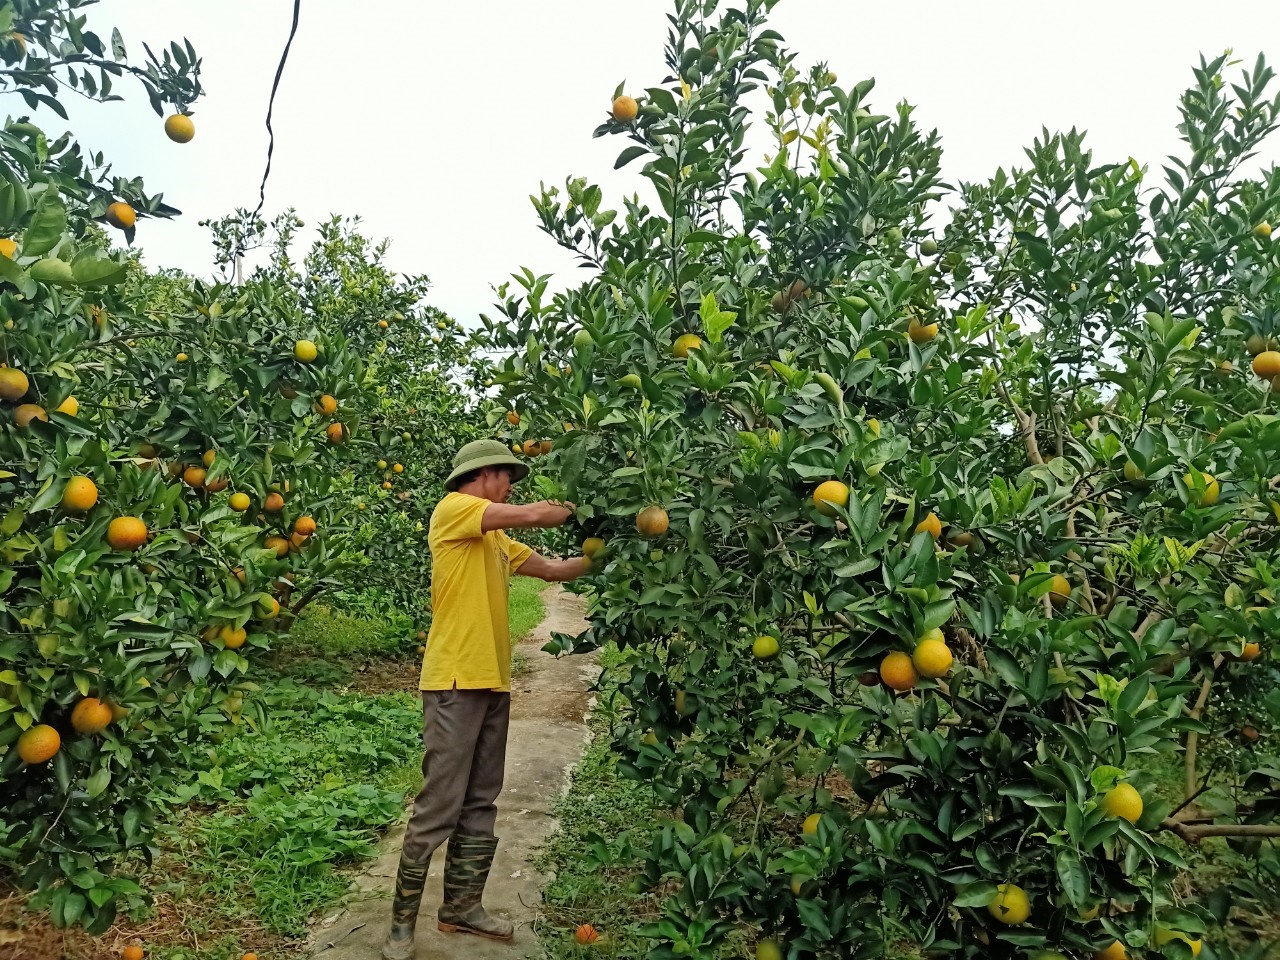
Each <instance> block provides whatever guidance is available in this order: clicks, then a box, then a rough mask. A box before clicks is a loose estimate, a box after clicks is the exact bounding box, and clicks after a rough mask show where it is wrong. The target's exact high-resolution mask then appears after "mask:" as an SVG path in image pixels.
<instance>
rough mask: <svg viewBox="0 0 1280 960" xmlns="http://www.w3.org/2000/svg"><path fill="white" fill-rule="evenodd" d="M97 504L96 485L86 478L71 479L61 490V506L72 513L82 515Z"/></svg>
mask: <svg viewBox="0 0 1280 960" xmlns="http://www.w3.org/2000/svg"><path fill="white" fill-rule="evenodd" d="M97 502H98V485H97V484H95V483H94V482H93V481H92V480H90V479H89V478H88V477H72V478H71V479H70V480H68V481H67V485H66V487H64V488H63V490H62V506H63V508H64V509H66V510H69V511H70V512H72V513H84V512H85V511H86V510H90V509H92V507H93V505H94V504H95V503H97Z"/></svg>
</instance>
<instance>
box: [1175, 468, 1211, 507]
mask: <svg viewBox="0 0 1280 960" xmlns="http://www.w3.org/2000/svg"><path fill="white" fill-rule="evenodd" d="M1200 477H1201V478H1202V480H1203V482H1204V490H1203V491H1202V492H1201V493H1200V501H1199V503H1200V506H1202V507H1212V506H1213V505H1214V504H1215V503H1217V502H1218V493H1219V492H1220V491H1219V489H1218V481H1217V480H1215V479H1214V478H1213V475H1212V474H1209V473H1203V472H1202V473H1201V474H1200ZM1182 482H1183V483H1185V484H1186V485H1187V487H1188V488H1189V489H1191V490H1192V491H1193V492H1194V490H1195V478H1194V477H1193V476H1192V475H1191V474H1189V473H1188V474H1186V475H1185V476H1184V477H1183V478H1182Z"/></svg>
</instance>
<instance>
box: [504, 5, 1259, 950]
mask: <svg viewBox="0 0 1280 960" xmlns="http://www.w3.org/2000/svg"><path fill="white" fill-rule="evenodd" d="M774 2H776V0H749V2H747V3H745V4H740V5H737V6H736V7H733V8H731V7H729V6H728V5H724V6H722V5H720V4H718V3H717V2H715V0H678V2H677V3H676V15H675V16H674V17H673V18H672V24H673V26H672V29H671V33H670V39H669V42H668V45H667V49H666V66H667V69H668V71H669V73H668V76H667V79H666V80H665V81H664V82H663V83H662V84H661V85H659V86H654V87H651V88H648V89H646V90H644V91H643V92H633V93H631V94H628V93H627V92H626V91H624V90H623V89H622V88H619V89H618V90H617V91H616V92H615V93H614V100H613V102H612V104H611V105H610V107H609V110H610V115H609V117H608V118H607V119H606V120H605V122H604V123H602V125H601V126H600V127H599V128H598V129H597V130H596V135H597V136H600V135H616V136H621V137H624V138H625V139H626V140H627V141H629V143H628V144H627V146H626V147H625V149H623V150H622V152H621V153H620V155H619V157H618V166H620V167H621V166H623V165H625V164H628V163H635V162H637V161H641V162H642V163H643V167H642V169H641V175H642V177H643V178H644V179H645V180H646V181H647V182H648V189H649V191H650V192H651V196H652V199H651V200H650V201H648V202H646V201H643V200H642V199H640V197H639V196H638V195H637V196H635V197H633V198H631V199H628V200H626V201H625V202H624V205H623V209H622V210H621V211H614V210H611V209H605V208H604V206H603V199H602V192H601V190H600V189H599V188H598V187H597V186H594V185H592V184H589V183H587V182H586V181H584V180H570V181H568V182H567V184H566V187H565V188H564V190H563V191H562V190H560V189H559V188H548V187H544V188H543V189H542V191H541V193H540V195H539V196H537V197H536V198H535V206H536V209H537V212H538V215H539V217H540V220H541V222H542V225H543V227H544V229H545V230H546V232H547V233H548V234H550V235H551V237H553V238H554V239H555V240H556V241H557V242H558V243H560V244H562V245H564V246H565V247H567V248H569V249H571V250H572V251H574V252H575V253H576V254H577V256H578V257H579V258H580V259H581V260H582V262H583V264H584V265H585V266H586V267H588V268H589V269H590V272H591V278H590V279H589V280H587V281H586V282H584V283H581V284H579V285H578V286H576V287H573V288H572V289H569V290H568V291H567V292H565V293H563V294H556V295H552V294H550V293H549V292H548V285H549V278H547V277H536V276H533V275H532V274H530V273H528V272H527V271H526V272H524V273H522V274H520V275H519V276H517V277H516V278H515V280H514V281H513V283H512V284H508V285H506V286H505V287H502V288H500V291H499V292H500V296H501V302H500V304H499V310H500V315H498V316H495V317H493V318H490V319H487V320H486V328H487V330H488V332H489V336H490V338H491V341H492V343H493V345H494V346H495V347H496V348H500V349H502V350H504V351H505V356H504V357H503V358H502V359H500V360H499V361H497V362H496V363H495V365H494V369H493V376H494V378H495V380H496V382H497V384H498V387H499V391H500V395H499V397H498V398H497V399H496V402H495V403H494V404H493V406H492V409H491V411H490V414H489V420H490V422H491V423H492V424H494V425H495V426H498V427H501V428H503V429H506V430H507V435H508V436H509V438H510V439H511V440H512V442H518V443H523V442H524V441H526V440H528V439H529V438H531V437H532V438H549V439H550V440H551V441H552V443H551V444H550V454H549V456H548V457H547V458H546V459H545V460H543V461H542V463H543V465H544V467H545V470H544V480H543V483H544V486H545V488H546V489H547V491H548V492H550V493H554V494H560V495H563V496H566V497H569V498H571V499H573V500H575V502H577V503H578V504H579V510H578V518H579V520H580V522H581V525H582V533H583V534H584V535H585V536H587V537H591V538H599V540H598V541H597V542H594V543H592V544H591V545H590V546H591V549H592V550H593V551H595V550H596V549H597V548H599V550H598V552H596V563H595V570H594V574H593V576H592V577H591V579H590V596H591V606H590V610H591V626H590V628H589V630H588V631H587V632H586V633H585V634H584V635H583V636H581V637H578V638H571V637H564V636H561V637H557V638H556V640H555V641H553V643H552V644H551V645H550V647H549V649H551V650H553V651H562V652H563V651H578V650H587V649H591V648H592V647H594V646H596V645H598V644H600V643H603V642H605V641H607V640H616V641H617V642H618V644H619V645H621V646H622V647H623V648H625V649H626V650H627V651H628V660H627V667H626V669H625V671H624V673H623V675H622V677H621V678H620V680H619V682H618V690H619V692H620V693H621V694H622V695H623V697H624V701H625V704H626V707H625V717H626V721H625V722H624V723H623V724H621V725H620V726H619V727H618V728H617V729H616V730H615V732H614V735H615V738H616V742H617V748H618V750H619V752H620V756H621V759H620V761H619V763H620V768H621V769H622V770H623V771H624V772H625V773H626V774H627V775H629V776H632V777H635V778H638V779H641V780H644V781H646V782H648V783H650V784H652V786H653V788H654V790H655V791H656V793H657V795H658V796H659V797H660V798H661V800H662V801H664V802H665V803H667V804H669V805H670V807H671V808H672V809H673V811H675V813H676V814H677V816H676V817H675V818H674V819H673V820H672V821H670V822H669V823H666V824H665V825H663V826H662V828H661V829H660V830H659V831H658V832H657V835H656V839H655V841H654V843H653V846H652V848H650V849H647V850H645V851H643V859H644V871H645V873H644V876H645V882H647V883H649V884H651V885H654V886H662V887H663V889H665V890H666V891H667V892H668V893H669V896H667V898H666V901H665V904H664V907H663V912H662V916H661V918H660V919H659V920H657V921H656V922H654V923H651V924H649V925H648V926H646V928H645V933H646V934H647V935H648V936H650V937H652V938H653V940H654V941H655V944H654V947H653V952H652V953H651V954H650V955H651V956H654V957H677V956H684V957H711V956H715V955H717V953H716V951H717V949H719V948H720V945H721V944H722V943H723V941H724V940H725V939H726V938H727V937H729V936H730V934H731V933H733V932H734V931H735V929H738V928H744V929H745V933H746V936H747V937H748V939H750V940H752V941H753V942H755V944H756V947H757V950H758V953H757V955H758V956H759V957H781V956H786V957H791V958H800V957H848V956H864V955H865V956H872V955H879V954H882V953H884V952H885V951H886V950H887V949H889V948H890V947H891V946H893V945H895V944H902V943H908V944H914V945H916V947H917V948H919V949H921V950H923V951H925V952H926V953H927V954H929V955H938V956H941V955H963V956H980V955H981V956H992V955H994V956H1000V957H1013V956H1019V955H1023V954H1031V953H1036V952H1042V951H1046V950H1050V951H1053V950H1065V951H1067V952H1069V953H1070V954H1072V955H1082V954H1088V953H1091V952H1094V951H1099V952H1104V955H1105V956H1107V957H1108V958H1119V957H1122V956H1125V955H1126V953H1127V954H1129V955H1134V956H1136V955H1141V954H1145V953H1149V952H1150V953H1155V952H1160V951H1163V952H1164V953H1166V954H1168V955H1172V956H1183V957H1185V956H1189V955H1190V952H1191V951H1192V950H1194V951H1195V952H1199V950H1200V946H1201V944H1200V941H1201V940H1202V939H1203V938H1204V937H1205V936H1207V935H1208V934H1207V932H1206V931H1208V930H1209V928H1210V927H1211V926H1212V925H1214V924H1215V923H1221V922H1224V921H1226V920H1227V919H1228V914H1229V908H1230V905H1231V903H1232V901H1233V899H1235V900H1238V902H1240V903H1242V904H1243V903H1247V902H1248V900H1249V898H1251V897H1257V896H1260V895H1265V894H1266V892H1267V889H1268V888H1270V889H1271V890H1272V891H1274V888H1275V883H1276V878H1277V876H1278V875H1280V871H1278V868H1277V860H1276V857H1275V855H1274V851H1273V850H1271V848H1269V847H1268V846H1267V844H1269V843H1271V842H1273V841H1272V840H1271V839H1270V838H1274V837H1276V836H1278V835H1280V825H1277V823H1276V813H1277V809H1280V773H1277V769H1278V765H1277V764H1276V763H1275V761H1274V756H1272V757H1271V759H1269V760H1268V759H1266V758H1265V757H1264V756H1263V755H1262V753H1261V752H1253V753H1248V752H1246V750H1247V749H1256V748H1246V747H1245V746H1242V745H1241V744H1240V741H1239V739H1238V738H1237V739H1235V740H1234V745H1233V743H1229V742H1227V741H1226V740H1225V739H1215V741H1214V744H1215V745H1214V750H1213V751H1212V759H1211V760H1209V761H1208V762H1205V763H1201V762H1199V761H1198V760H1197V752H1198V751H1197V747H1198V739H1199V738H1201V737H1203V736H1204V734H1205V733H1206V732H1208V731H1212V730H1215V729H1221V727H1220V726H1215V725H1216V724H1219V721H1218V720H1216V719H1215V718H1216V717H1217V716H1218V715H1219V714H1222V715H1223V716H1226V715H1227V714H1229V713H1231V712H1232V711H1233V710H1234V711H1236V712H1239V711H1241V710H1243V711H1245V712H1250V714H1251V715H1252V716H1254V717H1255V721H1256V723H1258V724H1261V725H1268V724H1273V723H1274V720H1272V721H1267V720H1266V719H1265V716H1266V715H1265V713H1264V711H1265V709H1266V703H1265V702H1264V698H1263V697H1262V696H1261V691H1262V690H1263V689H1264V688H1265V686H1266V684H1274V681H1275V679H1276V673H1275V663H1276V657H1277V654H1276V645H1275V643H1274V639H1273V638H1274V636H1275V634H1276V630H1277V627H1278V626H1280V622H1278V619H1277V614H1276V608H1275V606H1274V600H1275V590H1276V589H1277V576H1278V575H1280V551H1278V550H1277V546H1278V541H1277V518H1278V517H1280V514H1278V513H1276V511H1277V510H1280V508H1277V507H1276V506H1275V503H1274V501H1275V500H1276V499H1277V497H1276V492H1275V490H1274V487H1275V485H1276V484H1277V481H1278V480H1280V478H1278V477H1277V473H1278V472H1280V471H1278V470H1277V463H1278V462H1280V460H1278V457H1280V420H1277V419H1276V417H1275V416H1274V414H1273V413H1272V410H1273V408H1274V407H1275V404H1276V396H1277V395H1276V392H1275V391H1276V390H1277V389H1280V380H1273V378H1274V377H1275V375H1276V374H1277V373H1280V365H1277V364H1276V363H1275V361H1280V354H1275V353H1272V352H1270V350H1269V349H1268V348H1269V347H1271V346H1273V344H1272V343H1271V342H1270V340H1269V338H1271V337H1273V336H1274V335H1276V334H1280V330H1277V329H1276V327H1275V321H1276V309H1277V306H1278V305H1280V301H1278V300H1277V292H1278V286H1277V285H1278V284H1280V270H1278V267H1280V257H1278V256H1277V253H1276V247H1275V245H1274V244H1272V242H1271V241H1270V236H1269V233H1270V231H1269V228H1268V226H1267V225H1268V223H1270V222H1273V221H1275V220H1276V219H1277V217H1280V174H1277V172H1276V171H1275V170H1274V169H1273V170H1268V171H1266V172H1265V173H1263V174H1261V175H1259V176H1257V177H1255V178H1253V179H1248V178H1245V177H1243V176H1241V174H1240V164H1241V162H1242V161H1243V160H1244V159H1245V158H1246V157H1248V156H1250V155H1252V154H1253V153H1254V152H1255V151H1256V150H1257V149H1258V148H1259V147H1260V146H1261V145H1262V143H1263V142H1264V140H1265V138H1266V137H1267V136H1269V135H1270V134H1272V133H1273V132H1274V129H1275V126H1276V123H1277V101H1276V100H1275V99H1269V94H1268V91H1269V89H1270V88H1271V84H1270V81H1271V79H1272V75H1271V71H1270V70H1269V69H1268V68H1267V67H1266V66H1265V64H1264V63H1263V62H1262V61H1261V60H1259V62H1258V63H1257V65H1256V66H1255V67H1254V68H1253V69H1251V70H1242V71H1240V77H1239V81H1238V82H1236V83H1233V84H1230V85H1228V83H1227V82H1226V81H1225V80H1224V79H1223V76H1222V72H1223V71H1224V70H1225V69H1226V68H1227V66H1228V65H1227V64H1226V63H1225V61H1224V60H1223V59H1218V60H1215V61H1213V62H1210V63H1202V64H1201V65H1200V66H1199V67H1198V68H1197V69H1196V70H1195V85H1194V86H1193V87H1192V88H1191V89H1189V90H1188V91H1187V92H1186V93H1185V94H1184V95H1183V98H1182V100H1181V110H1182V117H1183V123H1182V126H1181V127H1180V130H1181V132H1182V134H1183V137H1184V139H1185V140H1186V143H1187V145H1188V154H1187V155H1186V156H1184V157H1175V158H1173V159H1172V160H1171V161H1170V162H1169V165H1168V166H1167V167H1166V168H1165V177H1164V178H1163V180H1161V179H1159V178H1154V179H1153V178H1151V177H1149V176H1148V173H1147V171H1146V170H1145V169H1144V168H1142V167H1140V166H1139V165H1138V164H1137V163H1135V162H1132V161H1130V162H1126V163H1118V164H1113V163H1102V162H1099V161H1097V160H1095V159H1094V158H1093V157H1092V155H1091V154H1090V152H1089V151H1088V150H1087V149H1086V147H1085V145H1084V142H1083V137H1081V136H1080V135H1079V134H1077V133H1075V132H1072V133H1069V134H1064V135H1049V134H1047V133H1046V135H1045V136H1044V137H1043V138H1042V139H1041V140H1040V141H1038V142H1037V143H1036V144H1035V145H1034V146H1033V147H1032V148H1031V149H1030V150H1028V151H1027V165H1026V166H1025V167H1021V168H1017V169H1011V170H1003V169H1002V170H1000V171H998V172H997V173H996V175H995V176H994V177H992V178H991V179H990V180H989V181H988V182H985V183H978V184H968V185H963V186H961V187H960V188H959V189H953V188H951V187H948V186H947V185H945V184H944V183H943V182H942V181H941V179H940V176H939V162H940V148H939V144H938V139H937V137H936V135H934V134H926V133H924V132H922V131H921V130H920V129H919V128H918V127H917V126H916V124H915V123H914V121H913V119H912V111H911V108H910V107H909V106H907V105H905V104H904V105H901V106H899V107H898V108H897V109H895V110H894V111H892V112H890V113H887V114H881V113H876V112H875V111H874V109H873V108H872V105H871V103H870V101H869V99H868V96H869V94H870V92H871V89H872V82H871V81H865V82H862V83H858V84H857V85H855V86H853V87H852V88H845V87H841V86H839V85H838V83H837V78H836V77H835V75H834V74H832V73H831V72H830V71H829V70H828V69H827V68H826V66H825V65H819V66H817V67H816V68H814V69H810V70H801V69H800V68H799V67H798V66H797V65H796V61H795V57H794V55H793V54H792V53H790V52H789V51H787V50H786V48H785V47H784V45H783V42H782V38H781V37H779V36H778V35H777V34H776V33H774V32H773V31H771V30H769V29H768V27H767V24H766V15H767V13H768V11H769V9H771V8H772V7H773V5H774ZM753 97H754V98H759V99H761V100H763V101H764V104H765V111H764V112H765V116H764V124H765V127H766V128H767V131H768V134H769V135H770V136H771V137H772V138H773V147H772V151H771V153H772V155H771V156H770V157H766V159H765V162H764V164H763V166H758V167H756V168H755V169H752V170H747V169H745V164H744V161H745V159H746V156H747V154H746V147H745V144H746V142H747V135H748V133H747V132H748V125H749V121H750V119H751V117H752V109H751V106H749V101H750V100H751V99H752V98H753ZM939 202H941V203H945V204H947V205H948V206H949V207H950V213H949V216H948V218H947V225H946V227H945V229H942V230H940V231H939V230H937V229H930V227H929V226H928V216H929V212H930V211H931V210H932V209H934V207H936V206H937V205H938V203H939ZM1251 354H1256V356H1251ZM512 411H514V412H516V413H518V414H520V418H521V419H519V421H518V422H515V418H512V421H506V420H505V419H504V418H505V417H506V414H507V413H508V412H512ZM566 423H568V424H572V425H574V426H575V427H576V428H575V429H572V430H568V431H566V430H564V425H565V424H566ZM599 541H603V545H601V544H600V542H599ZM1254 677H1256V678H1258V680H1259V682H1258V683H1257V684H1256V685H1252V686H1250V685H1247V684H1244V683H1242V682H1241V681H1242V680H1245V679H1246V678H1254ZM1263 678H1265V681H1264V679H1263ZM1249 689H1253V690H1256V691H1259V694H1258V695H1257V696H1254V697H1253V698H1252V699H1247V700H1246V699H1243V698H1247V697H1248V696H1249V695H1248V693H1247V692H1246V691H1247V690H1249ZM1233 701H1234V705H1233V706H1232V707H1231V709H1230V710H1228V709H1227V706H1228V705H1229V704H1233ZM1272 704H1273V706H1274V699H1273V701H1272ZM1224 722H1233V723H1234V722H1237V721H1235V720H1234V719H1232V720H1230V721H1224ZM1170 762H1174V763H1177V764H1180V765H1181V767H1180V769H1185V776H1183V775H1179V776H1177V777H1175V778H1174V779H1175V780H1176V781H1177V784H1175V785H1173V786H1171V785H1170V784H1169V783H1168V778H1167V777H1164V776H1162V771H1164V770H1166V769H1167V768H1168V765H1169V764H1170ZM1184 780H1185V785H1184V784H1183V781H1184ZM1174 787H1176V789H1175V788H1174ZM1208 836H1224V837H1229V838H1232V842H1233V843H1237V844H1240V845H1241V849H1242V851H1243V852H1244V853H1246V854H1249V855H1252V856H1254V857H1255V858H1256V862H1257V864H1258V870H1259V872H1258V874H1257V875H1256V876H1255V878H1254V880H1255V881H1256V882H1255V885H1254V886H1252V887H1250V886H1249V884H1248V883H1245V882H1243V880H1242V882H1240V883H1236V884H1234V885H1232V886H1229V887H1228V888H1227V889H1226V890H1225V891H1224V892H1220V893H1218V894H1215V895H1213V896H1209V897H1207V898H1204V899H1196V898H1188V897H1185V896H1183V895H1180V893H1179V889H1178V888H1177V887H1175V884H1174V881H1175V880H1176V879H1177V878H1178V876H1179V873H1180V871H1181V870H1182V869H1183V868H1184V867H1185V865H1186V860H1185V850H1186V847H1185V846H1184V842H1185V843H1195V842H1197V841H1198V840H1200V839H1201V838H1203V837H1208ZM1215 950H1216V952H1218V953H1219V954H1225V953H1226V952H1228V950H1227V947H1226V946H1225V944H1224V943H1223V942H1222V940H1221V938H1219V939H1218V940H1215Z"/></svg>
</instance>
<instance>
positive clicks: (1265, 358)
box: [1250, 350, 1280, 380]
mask: <svg viewBox="0 0 1280 960" xmlns="http://www.w3.org/2000/svg"><path fill="white" fill-rule="evenodd" d="M1250 366H1251V367H1252V368H1253V372H1254V374H1255V375H1256V376H1259V377H1261V378H1262V379H1263V380H1270V379H1271V378H1272V377H1277V376H1280V352H1277V351H1275V350H1263V351H1262V352H1261V353H1260V354H1258V355H1257V356H1256V357H1254V358H1253V363H1252V364H1250Z"/></svg>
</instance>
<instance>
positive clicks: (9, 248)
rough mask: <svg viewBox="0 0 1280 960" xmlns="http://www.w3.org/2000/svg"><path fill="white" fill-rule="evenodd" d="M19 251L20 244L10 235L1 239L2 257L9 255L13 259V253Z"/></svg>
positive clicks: (0, 254) (0, 253)
mask: <svg viewBox="0 0 1280 960" xmlns="http://www.w3.org/2000/svg"><path fill="white" fill-rule="evenodd" d="M17 252H18V245H17V244H16V243H15V242H14V241H12V240H10V239H9V238H8V237H4V238H3V239H0V257H8V258H9V259H10V260H12V259H13V255H14V254H15V253H17Z"/></svg>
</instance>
